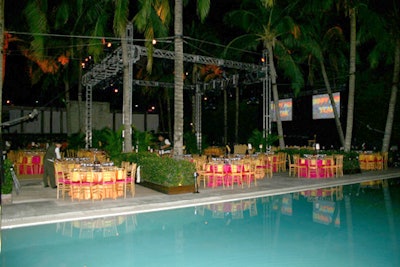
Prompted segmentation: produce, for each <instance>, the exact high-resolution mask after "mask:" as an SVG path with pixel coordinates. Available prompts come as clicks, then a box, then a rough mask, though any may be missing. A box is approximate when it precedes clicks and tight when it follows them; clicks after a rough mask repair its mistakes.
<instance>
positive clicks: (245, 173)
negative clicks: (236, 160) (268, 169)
mask: <svg viewBox="0 0 400 267" xmlns="http://www.w3.org/2000/svg"><path fill="white" fill-rule="evenodd" d="M255 176H256V173H255V169H254V165H253V164H250V163H244V164H243V170H242V177H243V182H245V183H246V184H247V187H250V185H251V181H254V185H255V186H257V179H256V178H255Z"/></svg>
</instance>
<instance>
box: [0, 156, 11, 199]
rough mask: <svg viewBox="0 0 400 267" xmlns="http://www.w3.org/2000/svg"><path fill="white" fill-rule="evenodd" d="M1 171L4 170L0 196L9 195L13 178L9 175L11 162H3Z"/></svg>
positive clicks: (7, 160)
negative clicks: (0, 194)
mask: <svg viewBox="0 0 400 267" xmlns="http://www.w3.org/2000/svg"><path fill="white" fill-rule="evenodd" d="M3 163H4V165H3V168H4V169H3V170H4V183H3V184H2V185H1V193H2V194H11V192H12V189H13V178H12V175H11V171H10V168H11V166H12V162H11V161H10V160H9V159H6V160H4V162H3Z"/></svg>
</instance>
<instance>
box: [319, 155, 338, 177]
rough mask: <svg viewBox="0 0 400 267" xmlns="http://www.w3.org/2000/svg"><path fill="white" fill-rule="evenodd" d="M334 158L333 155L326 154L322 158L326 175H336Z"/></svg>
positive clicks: (322, 166)
mask: <svg viewBox="0 0 400 267" xmlns="http://www.w3.org/2000/svg"><path fill="white" fill-rule="evenodd" d="M334 165H335V162H334V159H333V156H325V158H324V159H322V164H321V169H322V171H323V175H324V177H333V175H334Z"/></svg>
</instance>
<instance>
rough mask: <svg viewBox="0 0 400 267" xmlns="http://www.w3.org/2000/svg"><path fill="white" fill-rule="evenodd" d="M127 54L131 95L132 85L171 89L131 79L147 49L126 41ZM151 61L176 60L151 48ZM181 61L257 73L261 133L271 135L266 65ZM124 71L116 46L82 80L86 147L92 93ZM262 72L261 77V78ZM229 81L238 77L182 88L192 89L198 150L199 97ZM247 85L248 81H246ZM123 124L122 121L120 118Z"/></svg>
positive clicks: (89, 137)
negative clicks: (260, 97)
mask: <svg viewBox="0 0 400 267" xmlns="http://www.w3.org/2000/svg"><path fill="white" fill-rule="evenodd" d="M131 31H133V30H132V29H130V28H129V26H128V28H127V37H128V39H131V40H133V38H132V36H131ZM128 51H129V53H128V54H129V66H130V67H129V73H130V75H129V79H130V82H129V84H130V88H129V90H130V95H131V96H132V86H133V85H139V86H153V87H168V88H171V87H174V84H173V83H165V82H158V81H144V80H133V78H132V77H133V64H135V63H136V62H138V60H139V59H140V58H141V57H147V49H146V48H145V47H142V46H138V45H133V42H128ZM153 57H154V58H161V59H170V60H174V59H175V53H174V51H168V50H162V49H154V51H153ZM183 60H184V62H189V63H195V64H204V65H216V66H220V67H223V68H226V69H237V70H244V71H246V72H247V73H253V74H254V73H256V75H255V76H256V78H257V81H252V82H253V83H254V82H261V81H262V82H263V89H264V90H263V112H264V119H263V130H264V132H265V133H268V132H270V124H271V121H270V108H269V105H270V99H271V98H270V96H271V93H270V88H271V87H270V82H269V75H268V73H267V71H268V69H267V65H266V63H264V65H262V66H261V65H256V64H250V63H243V62H237V61H232V60H225V59H220V58H213V57H206V56H201V55H193V54H184V56H183ZM122 72H123V61H122V48H121V47H118V48H117V49H116V50H115V51H114V52H113V53H112V54H110V55H108V56H107V57H105V58H104V59H103V60H102V61H101V63H99V64H96V65H95V66H93V68H92V69H91V70H90V71H88V72H87V73H86V74H84V75H83V77H82V84H83V86H85V87H86V148H89V147H91V145H92V90H93V88H94V87H95V86H97V85H98V84H99V83H101V82H103V81H106V80H108V79H111V78H113V77H116V76H120V75H122ZM260 73H261V77H259V76H260ZM229 82H231V83H232V84H234V85H238V82H239V75H238V74H236V75H232V76H231V77H226V78H223V79H216V80H212V81H211V82H209V83H197V84H193V85H185V86H184V88H185V89H191V90H193V91H194V92H195V98H194V99H195V100H194V107H193V111H194V112H195V115H194V118H195V122H194V129H195V131H196V137H197V146H198V149H199V150H201V142H202V141H201V139H202V137H201V136H202V133H201V131H202V129H201V96H202V94H203V93H204V92H205V91H206V90H208V89H211V88H214V89H215V88H218V87H219V88H225V85H227V84H228V83H229ZM247 84H249V82H248V81H247ZM129 104H130V106H129V107H130V110H131V112H130V114H131V113H132V97H131V98H130V100H129ZM123 121H125V120H124V119H123ZM128 121H129V122H130V124H132V118H130V120H128Z"/></svg>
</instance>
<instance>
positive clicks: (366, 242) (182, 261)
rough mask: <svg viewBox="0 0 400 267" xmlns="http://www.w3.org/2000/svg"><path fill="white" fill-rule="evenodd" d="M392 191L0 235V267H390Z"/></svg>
mask: <svg viewBox="0 0 400 267" xmlns="http://www.w3.org/2000/svg"><path fill="white" fill-rule="evenodd" d="M399 200H400V186H399V184H398V180H392V181H391V183H388V182H380V183H369V184H368V183H365V184H363V185H361V186H360V185H349V186H344V187H334V188H332V189H325V190H322V189H321V190H310V191H303V192H298V193H293V194H284V195H278V196H269V197H262V198H257V199H248V200H238V201H232V202H226V203H214V204H209V205H205V206H197V207H191V208H181V209H175V210H168V211H158V212H149V213H141V214H132V215H127V216H119V217H105V218H100V219H99V218H97V219H92V220H84V221H73V222H64V223H57V224H50V225H40V226H32V227H24V228H15V229H7V230H3V231H2V251H1V254H0V258H1V261H0V262H1V266H7V267H12V266H87V267H90V266H96V267H99V266H118V267H119V266H141V267H142V266H146V267H147V266H230V267H234V266H335V267H337V266H385V267H386V266H399V262H400V261H399V253H398V251H399V241H400V239H399V234H398V229H400V228H399V226H400V201H399Z"/></svg>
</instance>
